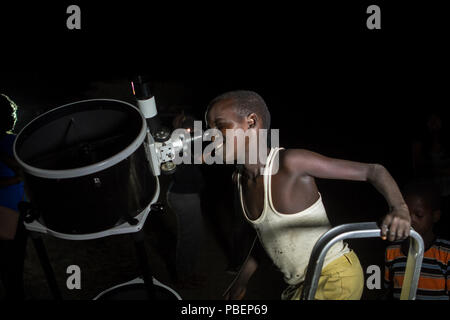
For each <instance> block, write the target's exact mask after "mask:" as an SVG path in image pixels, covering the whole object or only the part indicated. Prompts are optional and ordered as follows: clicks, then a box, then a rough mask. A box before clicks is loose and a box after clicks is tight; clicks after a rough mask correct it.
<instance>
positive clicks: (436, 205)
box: [403, 181, 441, 236]
mask: <svg viewBox="0 0 450 320" xmlns="http://www.w3.org/2000/svg"><path fill="white" fill-rule="evenodd" d="M403 196H404V198H405V201H406V204H407V205H408V209H409V213H410V215H411V226H412V227H413V228H414V230H416V231H417V232H418V233H419V234H420V235H422V236H424V235H427V234H428V235H429V234H431V233H433V226H434V224H435V223H436V222H438V221H439V219H440V216H441V211H440V195H439V189H438V188H437V186H436V185H435V184H433V183H432V182H427V181H413V182H410V183H409V184H407V185H406V186H405V187H404V188H403Z"/></svg>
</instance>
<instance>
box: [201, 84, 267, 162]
mask: <svg viewBox="0 0 450 320" xmlns="http://www.w3.org/2000/svg"><path fill="white" fill-rule="evenodd" d="M205 120H206V124H207V126H208V127H210V128H216V129H218V130H219V131H221V132H222V135H223V138H224V141H223V147H224V149H225V150H226V148H225V146H226V130H229V129H233V130H237V129H242V131H243V132H244V133H246V132H247V131H248V130H253V129H255V130H256V132H257V131H258V130H259V129H267V130H268V129H270V112H269V110H268V108H267V105H266V103H265V102H264V100H263V99H262V98H261V96H260V95H259V94H257V93H256V92H253V91H245V90H238V91H230V92H227V93H224V94H222V95H220V96H218V97H216V98H215V99H213V100H212V101H211V102H210V103H209V105H208V108H207V110H206V114H205ZM247 140H248V139H246V142H245V146H246V153H247V152H248V141H247ZM234 146H235V148H234V155H233V157H234V159H237V149H236V148H237V143H236V139H235V141H234ZM230 156H231V155H226V158H227V159H228V158H229V157H230ZM247 159H248V158H247Z"/></svg>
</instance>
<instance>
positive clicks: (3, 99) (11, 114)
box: [0, 94, 17, 134]
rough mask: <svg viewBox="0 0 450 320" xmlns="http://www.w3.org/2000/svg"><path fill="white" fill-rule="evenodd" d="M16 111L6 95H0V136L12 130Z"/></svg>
mask: <svg viewBox="0 0 450 320" xmlns="http://www.w3.org/2000/svg"><path fill="white" fill-rule="evenodd" d="M16 110H17V107H16V106H15V104H14V102H12V101H11V100H10V99H9V98H8V97H7V96H6V95H4V94H0V130H1V132H0V134H3V133H6V132H8V131H12V130H14V126H15V124H16V115H15V114H16Z"/></svg>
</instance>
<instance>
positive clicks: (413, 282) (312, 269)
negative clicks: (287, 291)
mask: <svg viewBox="0 0 450 320" xmlns="http://www.w3.org/2000/svg"><path fill="white" fill-rule="evenodd" d="M380 232H381V230H380V228H379V227H378V225H377V224H376V223H375V222H362V223H349V224H343V225H340V226H337V227H335V228H332V229H331V230H328V231H327V232H326V233H324V234H323V235H322V236H321V237H320V238H319V240H317V242H316V244H315V245H314V248H313V250H312V252H311V258H310V260H309V264H308V268H307V271H306V276H305V282H304V284H303V291H302V295H301V299H302V300H314V297H315V294H316V290H317V285H318V282H319V278H320V273H321V271H322V267H323V262H324V259H325V256H326V254H327V252H328V250H329V249H330V248H331V247H332V246H333V245H334V244H335V243H336V242H338V241H341V240H345V239H360V238H376V237H380ZM423 253H424V243H423V239H422V237H421V236H420V235H419V234H418V233H417V232H416V231H414V230H413V229H411V232H410V245H409V252H408V259H407V262H406V270H405V277H404V280H403V286H402V291H401V294H400V299H401V300H415V298H416V291H417V285H418V282H419V277H420V269H421V267H422V259H423Z"/></svg>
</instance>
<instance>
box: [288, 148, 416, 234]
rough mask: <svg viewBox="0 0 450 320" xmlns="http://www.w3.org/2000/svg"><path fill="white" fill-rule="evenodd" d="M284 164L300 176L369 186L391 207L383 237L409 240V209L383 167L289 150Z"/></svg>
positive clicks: (301, 150) (386, 218) (298, 150)
mask: <svg viewBox="0 0 450 320" xmlns="http://www.w3.org/2000/svg"><path fill="white" fill-rule="evenodd" d="M282 161H283V165H284V167H285V168H286V169H287V170H289V171H290V173H292V174H294V175H298V176H302V175H309V176H312V177H316V178H324V179H341V180H354V181H368V182H370V183H371V184H372V185H373V186H374V187H375V188H376V189H377V190H378V191H379V192H380V193H381V194H382V195H383V196H384V198H385V199H386V201H387V203H388V205H389V213H388V214H387V215H386V216H385V217H384V219H383V222H382V228H381V237H382V238H383V239H386V238H388V239H389V241H397V240H402V239H405V238H407V237H408V236H409V232H410V227H411V218H410V216H409V211H408V207H407V205H406V203H405V201H404V199H403V196H402V194H401V192H400V190H399V188H398V186H397V183H396V182H395V180H394V179H393V178H392V176H391V175H390V174H389V172H388V171H387V170H386V168H384V167H383V166H382V165H380V164H368V163H361V162H354V161H347V160H341V159H334V158H328V157H325V156H322V155H320V154H318V153H315V152H311V151H308V150H303V149H291V150H286V152H285V153H284V155H283V160H282ZM388 230H389V232H388Z"/></svg>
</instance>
